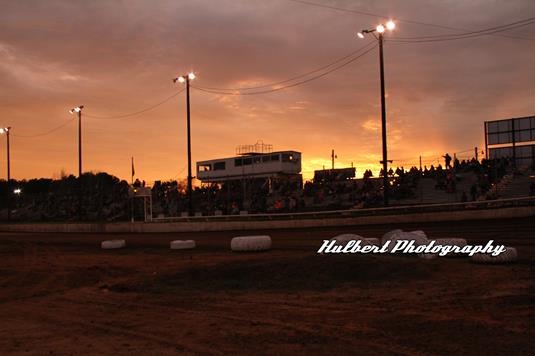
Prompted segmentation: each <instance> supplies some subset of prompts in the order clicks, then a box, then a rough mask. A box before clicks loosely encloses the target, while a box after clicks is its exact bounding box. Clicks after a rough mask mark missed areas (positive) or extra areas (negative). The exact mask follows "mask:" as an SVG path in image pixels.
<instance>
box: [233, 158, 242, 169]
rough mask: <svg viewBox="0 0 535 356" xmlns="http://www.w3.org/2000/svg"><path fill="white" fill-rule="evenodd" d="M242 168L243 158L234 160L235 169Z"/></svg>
mask: <svg viewBox="0 0 535 356" xmlns="http://www.w3.org/2000/svg"><path fill="white" fill-rule="evenodd" d="M241 166H242V159H241V158H236V159H235V160H234V167H241Z"/></svg>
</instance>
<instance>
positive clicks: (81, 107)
mask: <svg viewBox="0 0 535 356" xmlns="http://www.w3.org/2000/svg"><path fill="white" fill-rule="evenodd" d="M83 108H84V106H83V105H80V106H77V107H75V108H73V109H71V110H69V112H70V113H71V114H74V113H77V114H78V219H80V220H82V109H83Z"/></svg>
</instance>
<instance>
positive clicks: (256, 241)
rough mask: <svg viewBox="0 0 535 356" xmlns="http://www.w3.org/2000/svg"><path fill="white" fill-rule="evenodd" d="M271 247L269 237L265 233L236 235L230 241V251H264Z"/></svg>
mask: <svg viewBox="0 0 535 356" xmlns="http://www.w3.org/2000/svg"><path fill="white" fill-rule="evenodd" d="M270 248H271V237H269V236H267V235H258V236H238V237H235V238H233V239H232V240H231V241H230V249H231V250H232V251H265V250H269V249H270Z"/></svg>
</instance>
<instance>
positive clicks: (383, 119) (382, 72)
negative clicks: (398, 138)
mask: <svg viewBox="0 0 535 356" xmlns="http://www.w3.org/2000/svg"><path fill="white" fill-rule="evenodd" d="M394 28H396V24H395V23H394V21H388V22H387V23H386V26H385V25H382V24H381V25H378V26H377V27H376V28H373V29H369V30H363V31H362V32H359V33H357V35H358V37H359V38H364V34H367V33H371V34H372V35H373V36H374V37H375V38H376V39H377V40H378V41H379V71H380V77H381V128H382V138H383V160H382V161H381V163H382V164H383V199H384V205H385V206H387V205H388V191H389V182H388V158H387V145H386V99H385V70H384V60H383V34H384V32H385V30H386V29H388V30H389V31H392V30H393V29H394ZM375 32H377V33H378V36H376V35H375Z"/></svg>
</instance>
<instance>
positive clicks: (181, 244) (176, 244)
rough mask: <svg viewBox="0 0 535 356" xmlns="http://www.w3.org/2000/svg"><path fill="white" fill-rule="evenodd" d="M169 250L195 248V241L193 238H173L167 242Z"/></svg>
mask: <svg viewBox="0 0 535 356" xmlns="http://www.w3.org/2000/svg"><path fill="white" fill-rule="evenodd" d="M169 245H170V247H171V250H189V249H192V248H195V241H193V240H175V241H171V243H170V244H169Z"/></svg>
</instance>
